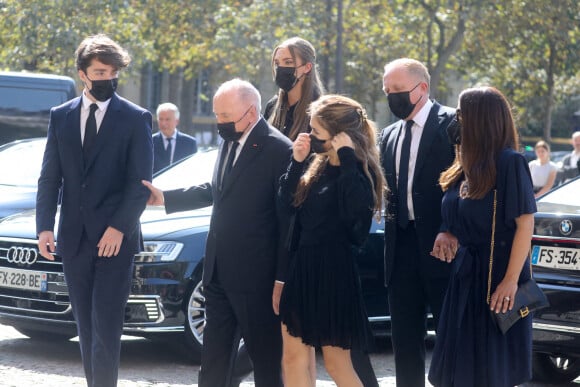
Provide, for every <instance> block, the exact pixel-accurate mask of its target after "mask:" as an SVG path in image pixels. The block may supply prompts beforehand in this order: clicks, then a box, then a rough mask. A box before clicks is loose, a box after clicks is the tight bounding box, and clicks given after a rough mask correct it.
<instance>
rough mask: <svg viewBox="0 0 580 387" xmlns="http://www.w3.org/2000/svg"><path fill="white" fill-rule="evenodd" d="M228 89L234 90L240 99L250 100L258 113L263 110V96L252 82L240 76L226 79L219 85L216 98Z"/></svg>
mask: <svg viewBox="0 0 580 387" xmlns="http://www.w3.org/2000/svg"><path fill="white" fill-rule="evenodd" d="M228 91H234V92H235V93H236V94H237V96H238V98H239V100H240V101H248V102H250V103H251V104H252V105H254V107H255V108H256V111H257V112H258V115H259V114H260V111H261V110H262V97H261V96H260V92H259V91H258V89H256V88H255V87H254V85H252V84H251V83H250V82H248V81H244V80H243V79H240V78H234V79H231V80H229V81H226V82H224V83H222V84H221V85H220V87H218V89H217V90H216V92H215V95H214V99H215V98H216V97H218V96H219V95H220V94H223V93H225V92H228Z"/></svg>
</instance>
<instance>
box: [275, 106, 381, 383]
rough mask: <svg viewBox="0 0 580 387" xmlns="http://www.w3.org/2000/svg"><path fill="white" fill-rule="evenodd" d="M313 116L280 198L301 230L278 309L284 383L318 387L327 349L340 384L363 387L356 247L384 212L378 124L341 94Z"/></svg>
mask: <svg viewBox="0 0 580 387" xmlns="http://www.w3.org/2000/svg"><path fill="white" fill-rule="evenodd" d="M309 113H310V117H311V118H310V127H311V128H312V132H311V133H310V134H307V133H300V134H299V135H298V137H297V139H296V141H295V142H294V148H293V159H292V161H291V163H290V165H289V167H288V171H287V173H286V174H285V175H283V176H282V179H281V188H280V195H279V196H280V200H281V202H282V204H283V205H285V206H287V207H288V208H290V209H292V210H294V211H295V212H296V226H295V230H297V229H299V232H300V234H299V235H298V238H297V240H298V242H297V248H296V250H295V252H294V253H293V256H292V259H291V263H290V268H289V271H288V275H287V276H286V282H285V285H284V290H283V292H282V297H281V301H280V308H279V310H280V317H281V320H282V324H283V327H282V337H283V340H284V355H283V365H284V376H285V384H286V385H287V386H313V385H314V384H313V383H312V376H311V375H310V371H309V359H310V356H311V352H312V348H313V347H321V348H322V353H323V356H324V363H325V366H326V369H327V371H328V373H329V375H330V376H331V377H332V378H333V379H334V380H335V382H336V383H337V385H338V386H362V383H361V381H360V379H359V377H358V376H357V373H356V372H355V371H354V369H353V366H352V362H351V358H350V350H351V349H356V350H364V349H366V347H367V343H368V340H369V339H370V335H371V333H370V329H369V326H368V320H367V316H366V312H365V310H364V305H363V300H362V294H361V289H360V282H359V278H358V273H357V268H356V263H355V261H354V257H353V254H352V246H353V245H361V244H362V243H363V242H364V240H365V238H366V237H367V235H368V230H369V227H370V224H371V221H372V217H373V214H377V215H378V214H379V213H380V209H381V201H382V197H383V193H384V192H383V191H384V188H385V183H384V178H383V175H382V172H381V169H380V162H379V154H378V150H377V147H376V143H375V138H376V127H375V126H374V124H373V123H372V122H371V121H369V120H368V119H367V117H366V113H365V111H364V109H363V108H362V106H361V105H360V104H359V103H358V102H356V101H354V100H352V99H350V98H347V97H343V96H339V95H325V96H322V97H320V98H319V99H318V100H317V101H315V102H313V103H312V104H311V105H310V108H309ZM311 151H313V152H314V155H312V156H311V157H309V155H310V154H311Z"/></svg>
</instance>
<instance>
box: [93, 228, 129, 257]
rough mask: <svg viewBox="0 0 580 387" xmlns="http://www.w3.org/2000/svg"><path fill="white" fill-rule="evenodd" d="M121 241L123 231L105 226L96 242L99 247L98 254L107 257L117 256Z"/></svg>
mask: <svg viewBox="0 0 580 387" xmlns="http://www.w3.org/2000/svg"><path fill="white" fill-rule="evenodd" d="M121 243H123V233H122V232H121V231H119V230H117V229H115V228H113V227H111V226H109V227H107V229H106V230H105V233H104V234H103V236H102V237H101V240H100V241H99V243H98V244H97V247H98V248H99V254H98V256H99V257H107V258H110V257H113V256H117V254H119V250H120V249H121Z"/></svg>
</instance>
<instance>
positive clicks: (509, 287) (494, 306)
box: [489, 278, 518, 313]
mask: <svg viewBox="0 0 580 387" xmlns="http://www.w3.org/2000/svg"><path fill="white" fill-rule="evenodd" d="M517 291H518V283H517V281H511V280H508V279H506V278H504V279H503V281H501V282H500V283H499V285H498V286H497V288H496V289H495V292H493V294H492V295H491V300H490V301H489V309H491V310H493V311H495V313H500V312H501V313H505V312H507V311H508V309H509V310H512V308H513V307H514V299H515V297H516V292H517Z"/></svg>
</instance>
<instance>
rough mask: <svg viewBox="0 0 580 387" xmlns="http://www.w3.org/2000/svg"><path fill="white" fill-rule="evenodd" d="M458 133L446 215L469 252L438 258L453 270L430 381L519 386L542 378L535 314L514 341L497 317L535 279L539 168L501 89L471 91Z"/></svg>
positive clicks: (439, 386)
mask: <svg viewBox="0 0 580 387" xmlns="http://www.w3.org/2000/svg"><path fill="white" fill-rule="evenodd" d="M448 132H449V133H450V138H451V140H452V141H454V142H455V143H458V145H457V156H456V159H455V162H454V163H453V165H452V166H451V167H450V168H449V169H447V170H446V171H445V172H443V173H442V174H441V178H440V180H439V182H440V184H441V187H442V188H443V190H444V191H445V195H444V197H443V201H442V207H441V212H442V217H443V222H444V224H445V229H447V230H449V232H450V233H451V234H453V235H454V236H456V237H457V239H458V240H459V245H460V247H459V250H458V251H457V252H456V254H455V255H454V256H453V258H452V259H451V260H450V259H449V255H447V258H446V252H444V251H439V250H438V249H434V251H433V252H432V255H434V256H435V257H437V258H439V259H441V260H447V261H451V264H452V265H453V268H452V272H451V278H450V282H449V287H448V289H447V293H446V296H445V301H444V304H443V308H442V311H441V318H440V321H439V328H438V330H437V340H436V343H435V349H434V351H433V357H432V360H431V367H430V370H429V380H430V381H431V383H432V384H433V385H434V386H436V387H451V386H455V387H470V386H481V387H489V386H494V387H513V386H515V385H519V384H521V383H523V382H525V381H527V380H529V379H531V376H532V367H531V356H532V316H531V315H529V316H527V317H525V318H522V319H521V320H520V321H518V322H517V323H515V324H514V325H513V326H512V327H511V328H510V329H509V330H508V331H507V332H506V333H505V335H504V334H502V333H501V331H500V330H499V329H498V327H497V326H496V325H495V322H494V320H493V319H492V317H491V314H490V310H491V311H492V312H493V313H505V312H506V311H507V310H508V309H512V308H513V305H514V299H515V295H516V291H517V289H518V284H521V283H523V282H525V281H526V280H528V279H529V278H530V276H531V270H530V261H529V257H528V252H529V249H530V243H531V238H532V232H533V228H534V217H533V213H534V212H536V202H535V199H534V192H533V189H532V179H531V176H530V170H529V168H528V164H527V162H526V160H525V158H524V156H523V155H522V154H520V153H518V152H517V149H518V148H519V147H518V135H517V131H516V126H515V124H514V121H513V118H512V114H511V112H510V106H509V104H508V102H507V100H506V99H505V97H504V96H503V95H502V94H501V93H500V92H499V91H498V90H497V89H495V88H493V87H477V88H472V89H467V90H464V91H463V92H462V93H461V94H460V96H459V106H458V109H457V119H456V120H455V121H452V124H451V125H450V127H449V128H448ZM492 230H493V231H494V237H493V238H492ZM492 244H493V245H494V254H493V255H491V251H492V250H491V246H492ZM490 255H491V256H490ZM492 262H493V264H492V265H491V263H492ZM490 267H491V268H490Z"/></svg>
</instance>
